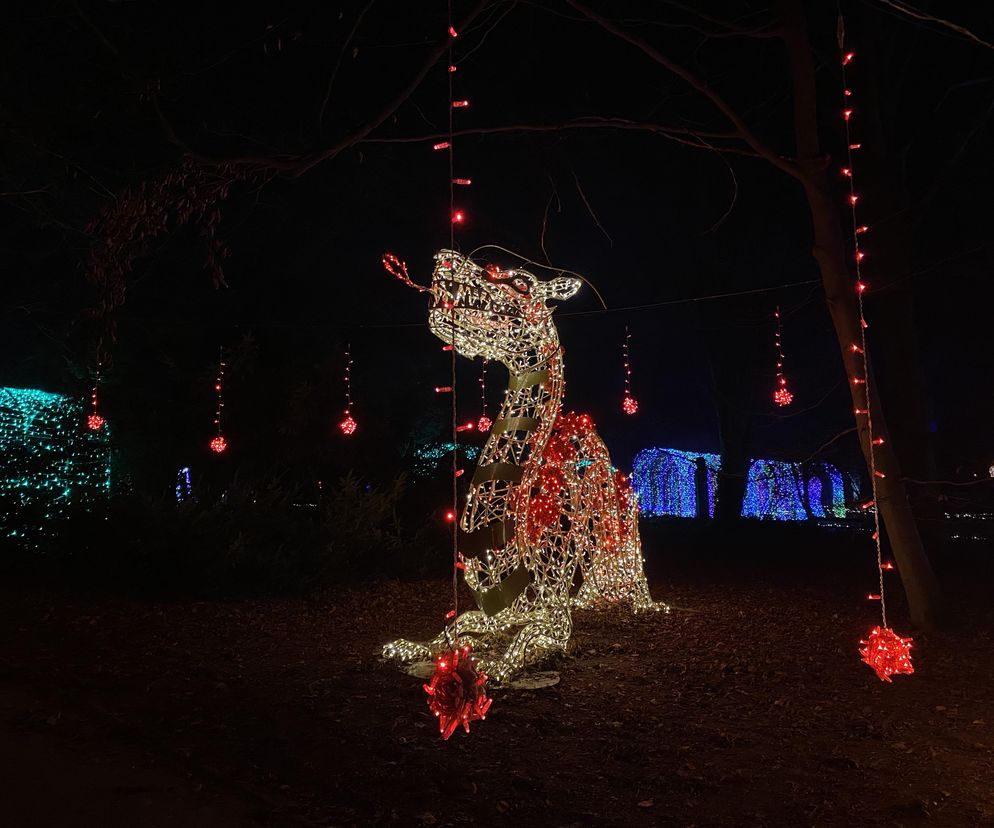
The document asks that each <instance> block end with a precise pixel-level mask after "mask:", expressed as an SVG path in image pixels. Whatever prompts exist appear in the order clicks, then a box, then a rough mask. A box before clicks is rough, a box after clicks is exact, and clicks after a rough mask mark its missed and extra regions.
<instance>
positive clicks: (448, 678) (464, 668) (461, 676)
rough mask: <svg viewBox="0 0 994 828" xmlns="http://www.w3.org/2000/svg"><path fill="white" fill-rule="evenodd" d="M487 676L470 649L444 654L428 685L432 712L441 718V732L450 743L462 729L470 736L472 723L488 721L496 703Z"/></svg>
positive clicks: (439, 727)
mask: <svg viewBox="0 0 994 828" xmlns="http://www.w3.org/2000/svg"><path fill="white" fill-rule="evenodd" d="M486 683H487V674H486V673H484V672H482V671H478V670H477V669H476V659H475V658H473V657H472V656H471V655H470V647H469V645H468V644H467V645H464V646H462V647H459V648H458V649H455V650H452V651H450V652H446V653H442V654H441V655H440V656H439V657H438V658H437V659H436V660H435V672H434V673H433V674H432V677H431V681H429V683H428V684H425V685H424V689H425V693H427V694H428V709H429V710H431V712H432V713H434V714H435V715H436V716H437V717H438V729H439V732H440V733H441V734H442V738H443V739H448V738H449V737H450V736H451V735H452V734H453V733H455V732H456V729H457V728H458V727H459V725H462V726H463V729H464V730H465V731H466V732H467V733H469V723H470V722H473V721H476V720H478V719H479V720H483V719H486V718H487V711H488V710H489V709H490V705H491V704H492V703H493V699H490V698H488V697H487V691H486V687H485V685H486Z"/></svg>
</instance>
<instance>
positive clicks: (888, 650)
mask: <svg viewBox="0 0 994 828" xmlns="http://www.w3.org/2000/svg"><path fill="white" fill-rule="evenodd" d="M844 31H845V29H844V24H843V21H842V18H841V17H840V19H839V48H840V50H841V52H842V105H843V109H842V120H843V124H844V126H845V136H846V157H847V165H846V166H845V167H842V168H841V170H840V172H841V174H842V176H843V177H844V178H845V179H846V180H847V181H848V183H849V198H848V201H849V213H850V217H851V227H852V245H853V263H854V270H855V274H856V285H855V290H856V302H857V308H858V311H859V327H860V334H859V335H860V339H859V342H858V343H855V342H854V343H852V345H851V348H852V351H853V353H855V354H859V355H861V356H862V360H861V363H862V372H863V376H861V377H860V376H855V375H854V376H852V377H850V379H851V381H852V383H853V385H855V386H861V387H862V389H863V393H864V400H865V403H864V405H865V407H862V408H861V407H857V408H855V410H854V413H855V414H856V416H858V417H866V435H867V441H868V449H869V450H868V452H867V457H868V459H869V466H870V491H871V495H872V499H871V500H870V502H869V503H864V504H861V506H862V507H863V508H864V509H866V510H869V509H871V508H872V511H873V541H874V544H875V545H876V553H877V576H878V590H879V591H878V592H876V593H873V592H871V593H868V595H867V599H868V600H871V601H880V620H881V623H880V626H878V627H875V628H874V629H873V630H871V631H870V633H869V635H868V636H867V638H866V640H865V641H860V645H861V647H860V651H859V652H860V655H861V656H862V657H863V661H865V662H866V663H867V664H868V665H869V666H870V667H871V668H872V669H873V670H874V671H875V672H876V673H877V675H878V676H879V677H880V678H881V679H882V680H883V681H890V680H891V678H890V677H891V676H892V675H894V674H897V673H913V672H914V667H913V666H912V664H911V644H912V639H911V638H902V637H901V636H899V635H897V634H896V633H895V632H894V631H893V630H892V629H890V628H889V627H888V626H887V596H886V591H885V589H884V572H885V571H890V570H892V569H893V568H894V567H893V564H885V563H884V560H883V551H882V546H881V538H880V509H879V504H878V500H877V498H878V494H877V480H878V479H882V478H885V477H886V474H885V473H884V472H883V471H881V470H880V469H879V468H877V457H876V451H875V449H876V447H877V446H879V445H881V444H882V443H883V442H884V440H883V438H882V437H876V436H875V435H874V431H873V406H872V403H871V393H870V376H871V375H870V358H869V356H868V352H869V348H868V346H867V338H866V330H867V328H868V327H869V326H868V325H867V322H866V314H865V305H864V302H863V298H864V294H865V293H866V290H867V284H866V283H865V282H864V281H863V272H862V270H863V261H864V259H865V258H866V254H865V252H864V250H863V249H862V245H861V237H862V236H863V234H864V233H866V232H867V231H868V230H869V228H868V227H867V226H866V225H861V224H860V223H859V217H858V214H857V205H858V204H859V203H860V197H859V195H858V193H857V192H856V176H855V170H856V163H855V158H856V155H855V154H856V151H857V150H859V149H860V147H861V143H860V142H858V141H854V140H853V128H852V127H853V124H852V116H853V115H854V114H855V109H854V108H853V103H852V90H851V89H850V87H849V81H848V72H847V67H848V66H849V65H850V64H851V63H852V61H853V59H854V58H855V57H856V53H855V52H851V51H847V50H846V48H845V41H844Z"/></svg>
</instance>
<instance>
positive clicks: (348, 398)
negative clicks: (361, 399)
mask: <svg viewBox="0 0 994 828" xmlns="http://www.w3.org/2000/svg"><path fill="white" fill-rule="evenodd" d="M343 379H344V380H345V417H344V418H343V419H342V421H341V422H340V423H339V424H338V427H339V428H340V429H341V430H342V434H344V435H345V436H346V437H351V436H352V435H353V434H355V430H356V428H357V426H358V423H356V421H355V419H354V418H353V417H352V344H351V343H349V344H347V345H346V346H345V376H344V377H343Z"/></svg>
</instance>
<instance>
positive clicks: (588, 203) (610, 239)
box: [570, 167, 614, 247]
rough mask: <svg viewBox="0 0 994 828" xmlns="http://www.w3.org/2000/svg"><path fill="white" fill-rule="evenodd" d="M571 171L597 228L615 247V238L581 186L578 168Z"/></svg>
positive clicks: (577, 189)
mask: <svg viewBox="0 0 994 828" xmlns="http://www.w3.org/2000/svg"><path fill="white" fill-rule="evenodd" d="M570 172H571V173H573V181H575V182H576V191H577V192H578V193H579V194H580V198H582V199H583V203H584V204H585V205H586V206H587V212H588V213H590V217H591V218H592V219H593V220H594V224H596V225H597V229H598V230H600V231H601V232H602V233H603V234H604V238H605V239H607V243H608V244H609V245H610V246H611V247H614V239H612V238H611V236H610V235H608V232H607V230H605V229H604V225H603V224H601V220H600V219H599V218H597V214H596V213H595V212H594V208H593V207H591V206H590V202H589V201H588V200H587V195H586V193H584V192H583V188H582V187H581V186H580V179H579V178H578V177H577V175H576V170H574V169H573V168H572V167H570Z"/></svg>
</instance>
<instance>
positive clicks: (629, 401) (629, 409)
mask: <svg viewBox="0 0 994 828" xmlns="http://www.w3.org/2000/svg"><path fill="white" fill-rule="evenodd" d="M621 410H622V411H624V412H625V413H626V414H637V413H638V410H639V401H638V400H637V399H635V397H627V396H626V397H625V398H624V399H623V400H622V401H621Z"/></svg>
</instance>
